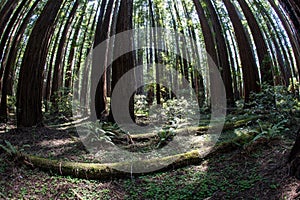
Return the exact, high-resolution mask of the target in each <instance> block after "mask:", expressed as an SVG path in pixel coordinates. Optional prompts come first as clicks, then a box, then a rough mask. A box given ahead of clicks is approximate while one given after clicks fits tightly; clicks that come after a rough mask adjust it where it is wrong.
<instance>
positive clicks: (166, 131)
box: [156, 126, 176, 148]
mask: <svg viewBox="0 0 300 200" xmlns="http://www.w3.org/2000/svg"><path fill="white" fill-rule="evenodd" d="M157 135H158V137H159V142H158V144H157V146H156V148H159V147H161V145H163V144H165V143H166V142H167V141H168V140H172V138H173V137H174V136H175V135H176V134H175V131H174V129H173V128H171V127H169V126H166V127H164V128H162V130H161V131H159V132H158V134H157Z"/></svg>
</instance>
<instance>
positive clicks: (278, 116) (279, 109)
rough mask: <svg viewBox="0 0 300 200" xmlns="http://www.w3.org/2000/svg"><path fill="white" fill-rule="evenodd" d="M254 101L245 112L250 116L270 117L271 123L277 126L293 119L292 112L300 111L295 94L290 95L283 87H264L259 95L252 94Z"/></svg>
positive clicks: (264, 85)
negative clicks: (264, 115) (261, 115)
mask: <svg viewBox="0 0 300 200" xmlns="http://www.w3.org/2000/svg"><path fill="white" fill-rule="evenodd" d="M251 99H252V100H253V101H252V102H251V103H250V104H249V105H248V106H249V107H250V108H248V109H246V110H245V111H246V112H248V113H249V114H267V115H270V117H269V121H271V122H272V123H273V124H277V123H279V122H281V121H283V120H287V121H285V123H289V121H290V120H291V119H292V118H293V114H292V111H293V110H299V109H300V107H299V101H298V100H297V98H295V96H294V94H292V93H290V92H289V91H288V90H287V89H286V88H285V87H283V86H275V87H273V86H269V85H266V84H263V85H262V91H261V92H260V93H258V94H251Z"/></svg>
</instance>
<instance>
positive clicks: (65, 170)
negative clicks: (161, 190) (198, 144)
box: [18, 150, 203, 180]
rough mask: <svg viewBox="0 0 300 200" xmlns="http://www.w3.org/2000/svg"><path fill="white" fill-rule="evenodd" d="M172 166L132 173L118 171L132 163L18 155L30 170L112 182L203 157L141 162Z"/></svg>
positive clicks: (195, 154)
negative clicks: (85, 161)
mask: <svg viewBox="0 0 300 200" xmlns="http://www.w3.org/2000/svg"><path fill="white" fill-rule="evenodd" d="M173 160H175V161H174V162H170V163H171V164H169V165H166V166H165V167H163V168H161V169H159V170H156V171H151V172H147V173H130V172H125V171H120V170H117V169H122V168H125V169H128V168H129V167H130V165H132V163H129V162H119V163H107V164H99V163H82V162H69V161H60V160H52V159H47V158H41V157H38V156H33V155H24V154H18V161H21V162H22V163H24V164H25V165H26V166H29V167H30V168H39V169H41V170H43V171H47V172H52V173H56V174H60V175H63V176H72V177H76V178H84V179H97V180H110V179H115V178H124V177H130V176H132V175H142V174H148V173H153V172H158V171H167V170H169V169H175V168H179V167H183V166H187V165H191V164H197V163H200V162H201V161H202V160H203V157H201V156H200V154H199V153H198V151H196V150H195V151H191V152H187V153H183V154H178V155H174V156H169V157H164V158H157V159H151V160H145V161H139V162H140V164H142V165H145V166H149V168H155V167H156V165H159V164H161V163H163V162H166V163H168V162H169V161H173Z"/></svg>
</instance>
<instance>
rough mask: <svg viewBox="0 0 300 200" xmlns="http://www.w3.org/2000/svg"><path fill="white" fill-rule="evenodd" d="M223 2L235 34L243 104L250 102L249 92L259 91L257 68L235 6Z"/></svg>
mask: <svg viewBox="0 0 300 200" xmlns="http://www.w3.org/2000/svg"><path fill="white" fill-rule="evenodd" d="M223 2H224V4H225V6H226V8H227V11H228V14H229V18H230V20H231V22H232V25H233V27H234V32H235V36H236V39H237V43H238V48H239V51H240V58H241V65H242V71H243V81H244V92H245V104H247V103H249V102H250V93H251V92H253V93H258V92H259V91H260V87H259V76H258V70H257V67H256V63H255V59H254V56H253V54H252V48H251V45H250V42H249V40H248V37H247V35H246V33H245V30H244V26H243V24H242V22H241V21H240V19H239V16H238V14H237V12H236V8H235V7H234V5H233V4H232V3H231V2H230V0H223Z"/></svg>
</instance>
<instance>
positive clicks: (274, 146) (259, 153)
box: [0, 124, 300, 200]
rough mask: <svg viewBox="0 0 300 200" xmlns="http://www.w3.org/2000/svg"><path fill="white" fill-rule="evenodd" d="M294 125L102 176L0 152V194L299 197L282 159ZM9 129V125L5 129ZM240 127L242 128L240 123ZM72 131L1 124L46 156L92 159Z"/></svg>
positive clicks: (0, 135) (23, 147)
mask: <svg viewBox="0 0 300 200" xmlns="http://www.w3.org/2000/svg"><path fill="white" fill-rule="evenodd" d="M296 126H297V124H296V125H294V127H290V131H288V133H285V135H283V137H279V138H275V139H271V140H268V141H263V142H258V143H255V145H252V146H251V148H247V149H245V148H243V146H240V147H239V146H238V145H237V146H236V148H228V149H224V151H221V152H218V153H216V154H214V155H213V156H211V157H208V158H207V159H205V160H204V161H203V162H202V163H201V164H198V165H190V166H187V167H183V168H179V169H174V170H171V171H167V172H158V173H154V174H150V175H144V176H134V175H133V176H132V177H131V178H124V179H114V178H111V179H110V180H106V181H98V180H84V179H77V178H73V177H64V176H59V175H56V174H51V173H46V172H42V171H40V170H38V169H29V168H27V167H24V166H21V165H20V164H19V163H18V162H17V161H11V160H10V159H8V157H7V154H5V152H4V151H2V150H1V151H0V199H101V200H102V199H103V200H105V199H197V200H199V199H210V200H212V199H216V200H217V199H274V200H275V199H300V181H298V180H296V179H295V178H293V177H289V175H288V166H287V164H286V160H287V156H288V153H289V151H290V149H291V147H292V145H293V141H294V139H295V137H296V136H295V133H296V129H297V127H296ZM8 128H9V130H8ZM242 128H243V127H242ZM77 138H78V136H77V135H76V131H72V129H71V131H70V130H68V131H67V130H57V129H54V128H35V129H15V128H14V127H13V126H11V127H9V126H8V127H6V131H4V130H2V132H0V140H1V141H4V140H7V141H10V142H11V144H12V145H14V146H17V147H18V150H19V151H24V152H26V153H31V154H35V155H39V156H43V157H47V158H60V159H67V160H71V161H82V162H86V161H93V159H94V158H93V157H90V155H89V154H88V153H87V151H86V150H85V148H84V146H83V145H82V143H80V142H79V141H78V139H77Z"/></svg>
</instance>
